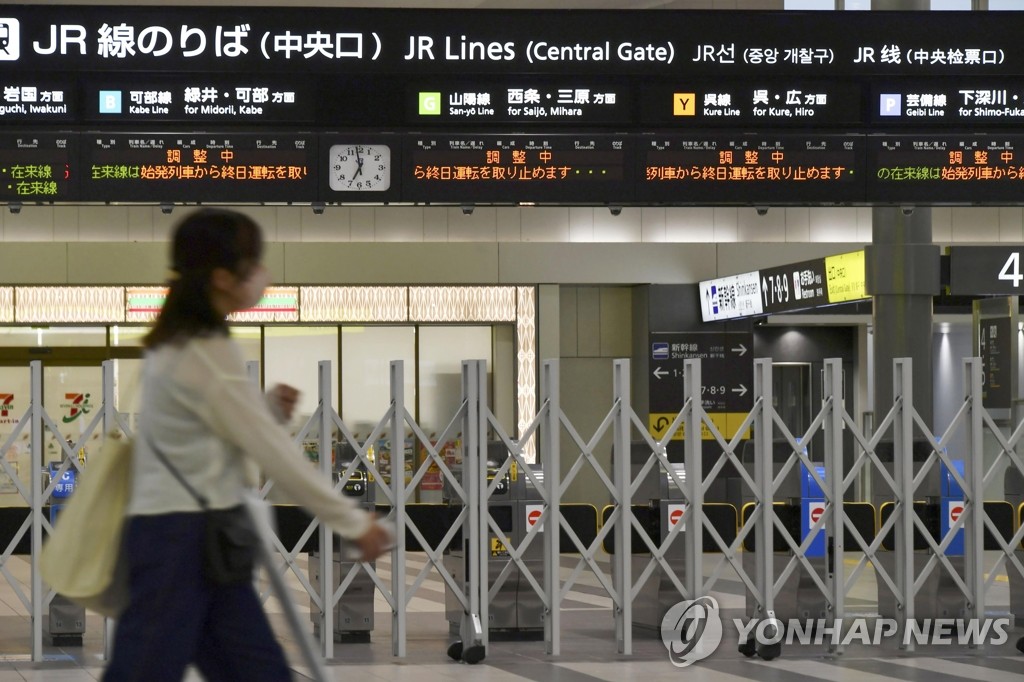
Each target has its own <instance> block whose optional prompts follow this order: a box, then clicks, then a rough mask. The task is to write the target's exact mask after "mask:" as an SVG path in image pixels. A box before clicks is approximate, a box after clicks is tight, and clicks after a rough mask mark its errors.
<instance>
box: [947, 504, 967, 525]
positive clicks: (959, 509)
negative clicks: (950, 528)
mask: <svg viewBox="0 0 1024 682" xmlns="http://www.w3.org/2000/svg"><path fill="white" fill-rule="evenodd" d="M963 513H964V508H963V506H962V505H959V504H955V505H953V506H952V507H950V508H949V520H950V522H951V523H956V520H957V519H959V518H960V515H961V514H963Z"/></svg>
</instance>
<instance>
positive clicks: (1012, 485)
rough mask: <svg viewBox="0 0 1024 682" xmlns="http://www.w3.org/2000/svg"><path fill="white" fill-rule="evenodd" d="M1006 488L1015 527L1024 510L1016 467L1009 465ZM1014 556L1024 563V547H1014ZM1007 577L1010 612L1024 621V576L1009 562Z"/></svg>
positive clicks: (1023, 480)
mask: <svg viewBox="0 0 1024 682" xmlns="http://www.w3.org/2000/svg"><path fill="white" fill-rule="evenodd" d="M1003 485H1004V488H1005V495H1004V498H1005V499H1006V501H1007V502H1008V503H1009V504H1010V505H1011V508H1012V510H1013V516H1014V517H1015V520H1016V522H1017V525H1016V526H1014V527H1015V528H1016V527H1017V526H1019V525H1020V521H1021V517H1022V513H1021V512H1022V511H1024V506H1022V505H1024V476H1022V475H1021V473H1020V471H1018V470H1017V468H1016V467H1012V466H1011V467H1008V468H1007V469H1006V476H1005V478H1004V482H1003ZM1013 553H1014V556H1015V557H1016V558H1017V559H1018V560H1019V561H1021V562H1022V563H1024V547H1022V546H1021V545H1017V546H1016V547H1014V552H1013ZM1006 577H1007V578H1008V579H1009V583H1010V613H1012V614H1013V616H1014V619H1015V622H1016V623H1022V622H1024V576H1021V574H1020V571H1018V570H1017V569H1016V568H1015V567H1014V566H1012V565H1010V564H1009V562H1007V566H1006Z"/></svg>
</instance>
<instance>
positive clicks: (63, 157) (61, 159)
mask: <svg viewBox="0 0 1024 682" xmlns="http://www.w3.org/2000/svg"><path fill="white" fill-rule="evenodd" d="M77 142H78V136H77V135H69V134H54V133H46V132H20V133H2V134H0V199H2V200H4V201H21V202H51V201H75V200H77V199H78V198H79V195H78V177H77V174H78V159H77V153H76V152H77Z"/></svg>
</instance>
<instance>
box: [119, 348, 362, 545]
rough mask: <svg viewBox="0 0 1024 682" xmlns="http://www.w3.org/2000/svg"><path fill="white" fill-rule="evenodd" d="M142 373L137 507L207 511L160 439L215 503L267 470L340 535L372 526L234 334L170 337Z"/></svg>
mask: <svg viewBox="0 0 1024 682" xmlns="http://www.w3.org/2000/svg"><path fill="white" fill-rule="evenodd" d="M142 377H143V378H142V403H141V420H140V421H141V423H140V425H139V430H140V435H139V437H137V438H136V439H135V452H134V466H133V472H132V498H131V503H130V504H129V509H128V513H129V515H132V516H144V515H152V514H167V513H172V512H182V511H199V510H200V506H199V503H198V502H197V501H196V500H195V498H193V497H192V495H190V494H189V492H188V491H187V490H186V489H185V488H184V486H182V485H181V482H180V481H178V480H177V479H176V478H175V477H174V475H173V474H172V473H171V472H170V471H169V470H168V469H167V467H166V466H165V465H164V464H163V463H162V462H161V461H160V460H159V459H157V457H156V455H154V454H153V447H156V448H159V450H160V452H161V453H162V454H163V455H164V456H165V457H166V458H167V459H168V460H170V462H171V463H172V464H173V465H174V466H175V467H176V468H177V469H178V471H179V472H180V473H181V475H182V476H184V477H185V479H186V480H187V481H188V482H189V484H190V485H191V486H192V487H193V488H194V489H195V490H196V491H197V492H198V493H200V494H201V495H203V496H204V497H206V499H207V502H208V505H209V507H210V508H211V509H224V508H227V507H232V506H235V505H237V504H241V502H242V495H243V489H244V488H246V487H251V486H252V485H255V484H256V483H257V478H258V471H259V470H262V471H263V473H264V474H265V475H266V476H267V477H268V478H271V479H273V481H274V488H275V490H277V491H280V492H282V493H284V496H285V497H286V498H287V499H288V500H289V501H291V502H294V503H295V504H299V505H301V506H303V507H305V508H306V509H307V510H309V511H310V512H311V513H312V514H313V515H314V516H316V517H317V518H319V519H320V520H321V521H323V522H324V523H326V524H327V525H328V526H330V527H331V528H332V529H333V530H334V531H335V532H337V533H338V534H339V535H341V536H342V537H345V538H349V539H352V538H357V537H359V536H361V535H362V534H363V533H365V532H366V531H367V530H368V529H369V527H370V523H371V519H370V516H369V514H367V513H366V512H365V511H363V510H362V509H360V508H358V507H357V506H356V505H355V504H354V503H353V502H352V500H349V499H348V498H346V497H344V496H342V495H341V494H340V493H337V492H335V491H333V490H332V489H331V487H330V485H329V484H328V483H327V481H326V480H324V478H323V477H322V476H321V475H319V474H318V473H317V472H316V471H315V470H314V469H313V467H311V466H310V465H309V462H307V461H306V460H305V459H304V458H302V456H301V455H300V453H299V450H298V448H297V447H296V446H295V445H294V444H293V443H292V441H291V438H290V437H289V436H288V434H287V432H286V431H285V430H284V428H283V427H281V426H280V425H279V424H278V423H277V422H276V420H275V419H274V417H273V415H272V414H271V412H270V409H269V408H268V406H267V403H266V401H265V399H264V396H263V395H262V394H261V393H260V391H259V390H258V388H257V387H256V386H255V385H254V384H253V383H252V382H251V381H250V380H249V377H248V376H246V372H245V363H244V362H243V360H242V355H241V352H240V350H239V348H238V345H237V344H236V343H235V342H234V341H232V340H231V339H229V338H226V337H211V338H195V339H191V340H189V341H187V342H186V343H184V344H182V345H178V344H171V343H167V344H163V345H161V346H159V347H158V348H157V349H156V350H153V351H149V352H147V353H146V356H145V362H144V366H143V375H142Z"/></svg>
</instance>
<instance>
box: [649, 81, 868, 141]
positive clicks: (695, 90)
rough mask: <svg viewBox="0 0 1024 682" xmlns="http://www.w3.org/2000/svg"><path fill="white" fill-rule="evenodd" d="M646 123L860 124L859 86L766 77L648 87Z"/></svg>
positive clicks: (690, 125) (692, 125)
mask: <svg viewBox="0 0 1024 682" xmlns="http://www.w3.org/2000/svg"><path fill="white" fill-rule="evenodd" d="M641 103H642V115H641V116H642V122H643V123H645V124H649V125H661V126H672V127H674V128H680V129H685V128H691V129H699V128H708V127H731V126H735V125H738V124H742V125H747V126H755V127H772V128H774V127H800V126H803V127H807V126H814V127H822V126H829V125H833V126H840V125H854V124H857V123H859V122H860V120H861V109H862V107H861V88H860V86H859V85H858V84H855V83H849V82H845V83H844V82H836V81H821V80H804V79H798V78H771V79H769V78H764V79H762V80H733V79H729V80H722V79H716V80H712V81H705V80H699V79H694V80H679V81H677V82H675V83H671V84H663V85H648V86H646V87H645V88H644V91H643V98H642V100H641Z"/></svg>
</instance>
